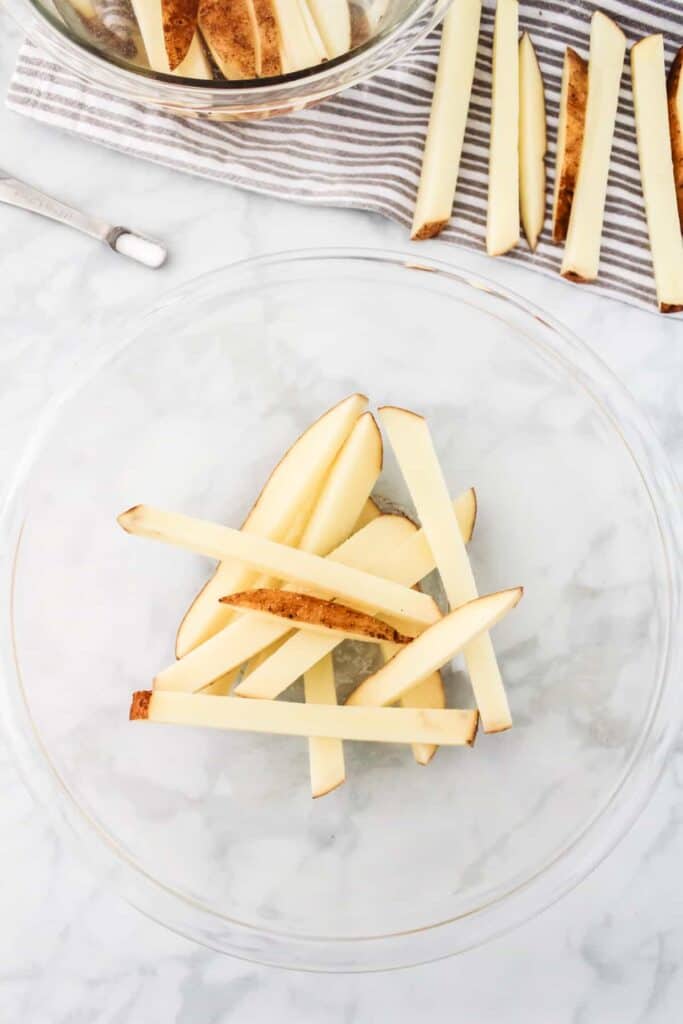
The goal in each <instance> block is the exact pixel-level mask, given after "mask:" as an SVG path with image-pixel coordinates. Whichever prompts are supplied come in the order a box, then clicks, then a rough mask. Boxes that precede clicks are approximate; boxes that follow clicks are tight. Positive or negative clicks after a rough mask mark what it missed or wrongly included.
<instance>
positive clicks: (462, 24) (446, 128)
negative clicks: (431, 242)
mask: <svg viewBox="0 0 683 1024" xmlns="http://www.w3.org/2000/svg"><path fill="white" fill-rule="evenodd" d="M323 2H324V0H323ZM480 20H481V0H459V3H457V4H454V5H453V6H452V7H451V9H450V11H449V12H448V14H447V15H446V17H445V19H444V23H443V33H442V36H441V51H440V54H439V66H438V69H437V73H436V82H435V83H434V96H433V98H432V109H431V114H430V117H429V127H428V129H427V138H426V140H425V148H424V157H423V159H422V173H421V176H420V185H419V188H418V192H417V201H416V204H415V215H414V217H413V227H412V231H411V237H412V238H414V239H423V238H433V237H434V236H435V235H438V234H439V232H440V231H441V230H442V229H443V228H444V227H445V226H446V224H447V223H448V221H449V220H450V218H451V211H452V209H453V199H454V197H455V190H456V186H457V183H458V171H459V169H460V156H461V153H462V144H463V140H464V138H465V127H466V125H467V112H468V110H469V106H470V95H471V92H472V81H473V79H474V65H475V62H476V58H477V41H478V39H479V23H480Z"/></svg>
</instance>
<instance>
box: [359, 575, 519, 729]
mask: <svg viewBox="0 0 683 1024" xmlns="http://www.w3.org/2000/svg"><path fill="white" fill-rule="evenodd" d="M522 593H523V591H522V588H521V587H515V588H514V589H512V590H501V591H500V592H499V593H497V594H487V595H486V596H485V597H478V598H476V600H474V601H470V602H469V603H468V604H463V605H460V607H459V608H456V609H455V611H452V612H450V613H449V614H448V615H445V616H444V618H443V619H441V620H440V622H437V623H435V625H433V626H432V627H431V628H430V629H428V630H426V631H425V632H424V633H422V635H421V636H419V637H418V638H417V639H416V640H413V642H412V643H411V644H408V646H407V647H404V648H402V649H401V650H400V651H399V652H398V654H396V655H395V657H393V658H392V659H391V661H389V662H387V664H386V665H384V666H383V667H382V668H381V669H379V671H378V672H375V674H374V675H372V676H369V677H368V679H366V680H365V681H364V682H362V683H361V684H360V686H359V687H357V688H356V689H355V690H354V691H353V693H351V694H350V696H349V697H348V700H347V702H346V703H347V705H350V706H359V705H363V706H376V707H380V706H383V705H385V704H393V703H394V702H395V701H397V700H399V699H400V698H401V697H402V696H403V694H404V693H406V692H407V691H409V690H410V689H411V688H412V687H413V686H415V684H416V683H419V682H420V681H421V680H422V679H426V678H427V676H429V675H431V674H432V672H436V671H437V670H438V669H440V668H441V666H442V665H445V664H446V662H447V661H450V660H451V658H453V657H454V656H455V655H456V654H457V653H458V652H459V651H461V650H463V648H466V647H467V646H468V645H469V644H470V643H471V642H472V640H473V639H475V638H476V637H477V636H482V635H483V634H484V633H485V632H486V631H487V630H489V629H491V628H492V627H493V626H495V624H496V623H497V622H499V621H500V620H501V619H502V618H503V616H504V615H507V613H508V612H509V611H510V610H511V609H512V608H514V607H515V605H516V604H518V603H519V601H520V599H521V597H522ZM480 714H481V711H480ZM503 728H507V726H503ZM488 731H490V732H491V731H493V732H495V731H497V730H496V729H489V730H488Z"/></svg>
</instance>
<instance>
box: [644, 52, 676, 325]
mask: <svg viewBox="0 0 683 1024" xmlns="http://www.w3.org/2000/svg"><path fill="white" fill-rule="evenodd" d="M631 68H632V79H633V103H634V106H635V113H636V132H637V136H638V155H639V158H640V176H641V180H642V185H643V196H644V198H645V211H646V213H647V227H648V231H649V234H650V248H651V250H652V263H653V265H654V271H655V282H656V285H657V303H658V305H659V308H660V310H661V312H662V313H679V312H680V311H681V310H682V309H683V241H681V226H680V221H679V219H678V205H677V202H676V183H675V181H674V171H673V164H672V160H671V137H670V135H669V119H668V110H667V96H666V70H665V66H664V39H663V37H662V36H661V35H653V36H648V37H647V39H641V41H640V42H639V43H637V44H636V45H635V46H634V47H633V49H632V50H631Z"/></svg>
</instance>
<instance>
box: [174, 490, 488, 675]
mask: <svg viewBox="0 0 683 1024" xmlns="http://www.w3.org/2000/svg"><path fill="white" fill-rule="evenodd" d="M471 506H472V502H469V507H470V508H471ZM410 532H411V524H409V523H408V522H407V520H405V519H404V518H403V517H402V516H381V517H380V518H379V519H375V520H374V521H373V522H371V523H369V524H368V526H366V527H364V528H363V529H362V530H360V531H359V532H358V533H356V534H354V535H353V536H352V537H349V539H348V540H347V541H345V542H344V544H342V545H340V546H339V547H338V548H337V549H336V550H335V551H333V552H332V554H331V555H329V556H328V557H329V558H330V559H333V560H335V561H338V562H341V563H343V564H344V565H350V566H352V567H354V566H355V567H357V568H362V567H363V566H364V565H367V564H372V558H373V556H376V557H377V558H381V557H385V558H388V557H389V556H390V555H391V554H392V553H394V552H395V551H396V549H397V547H399V546H400V544H401V542H402V541H403V540H405V538H406V537H407V536H408V535H409V533H410ZM290 631H291V627H290V626H289V625H287V626H286V627H283V626H280V625H278V624H276V623H273V622H268V621H267V620H266V619H262V618H256V617H255V616H253V615H240V616H239V617H237V618H236V619H235V621H233V622H231V623H230V624H229V625H228V626H226V627H225V628H224V629H222V630H221V631H220V632H219V633H216V635H215V636H212V637H211V639H210V640H207V641H205V642H204V643H203V644H201V645H200V646H199V647H196V648H195V649H194V650H193V651H191V652H190V653H189V654H187V655H186V656H185V657H184V658H181V659H180V660H179V661H175V662H173V664H172V665H169V667H168V668H166V669H164V670H163V672H160V673H159V674H158V675H157V677H156V679H155V680H154V688H155V689H161V690H181V691H185V692H190V693H191V692H194V691H196V690H200V689H202V688H203V687H204V686H207V685H208V684H209V683H212V682H213V680H215V679H218V678H219V676H222V675H223V674H224V673H225V672H228V671H230V670H231V669H233V668H236V667H238V666H239V665H241V664H242V663H243V662H245V661H246V660H247V659H248V658H251V657H253V656H254V655H255V654H258V653H259V651H262V650H264V648H266V647H268V646H270V645H271V644H274V643H276V642H277V641H278V640H280V639H281V638H282V637H283V636H286V635H287V633H289V632H290Z"/></svg>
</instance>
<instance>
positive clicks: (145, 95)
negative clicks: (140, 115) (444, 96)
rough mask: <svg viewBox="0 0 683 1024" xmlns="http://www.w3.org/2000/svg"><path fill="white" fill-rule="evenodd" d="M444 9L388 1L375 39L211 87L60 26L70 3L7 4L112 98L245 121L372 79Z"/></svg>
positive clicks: (418, 1)
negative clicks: (274, 72) (300, 67)
mask: <svg viewBox="0 0 683 1024" xmlns="http://www.w3.org/2000/svg"><path fill="white" fill-rule="evenodd" d="M159 2H160V0H159ZM364 2H365V3H371V2H378V0H364ZM449 2H450V0H390V3H389V5H388V6H387V10H386V14H385V16H384V17H383V18H382V20H381V22H380V24H379V28H378V30H377V32H376V33H375V34H374V35H373V36H371V38H369V39H368V40H367V41H366V42H363V43H361V44H360V45H358V46H356V47H355V48H354V49H352V50H351V51H350V52H349V53H348V54H345V55H343V56H341V57H337V58H335V59H334V60H330V61H327V62H326V63H325V64H322V65H319V66H318V67H315V68H309V69H307V70H304V71H297V72H294V73H292V74H286V75H281V76H279V77H277V78H268V79H252V80H234V81H212V82H202V81H198V80H194V79H191V78H182V77H178V76H176V75H167V74H160V73H158V72H155V71H152V70H150V69H149V68H144V67H141V66H140V65H139V64H138V63H136V62H135V59H131V57H130V56H128V57H127V56H126V51H125V49H124V50H121V49H116V48H113V47H112V46H109V45H108V44H107V40H106V38H102V37H97V36H90V37H89V36H88V34H87V32H86V31H85V30H84V28H83V23H82V21H81V20H79V18H78V16H76V17H69V22H68V24H67V23H65V21H64V19H63V17H62V16H60V14H59V13H58V11H59V10H60V9H61V10H63V11H64V12H68V11H69V10H70V7H69V0H58V3H57V5H55V2H53V0H5V6H6V8H7V10H8V11H9V13H10V14H11V15H13V16H14V18H15V19H16V21H18V23H19V24H20V25H21V26H22V28H23V29H24V31H25V32H26V34H27V35H28V36H29V38H30V39H32V40H33V41H34V42H35V43H37V44H38V45H39V46H40V47H41V49H43V50H44V51H45V52H46V53H47V54H48V55H49V56H50V57H51V58H52V59H53V60H55V61H56V62H58V63H59V64H62V65H63V66H64V67H65V68H67V69H69V70H70V71H72V72H75V73H76V74H77V75H79V76H80V77H81V78H83V79H85V80H86V81H90V82H94V83H96V84H98V85H100V86H102V87H103V88H105V89H107V90H108V91H109V92H111V93H113V94H115V95H118V96H122V97H124V98H126V99H131V100H135V101H136V102H139V103H145V104H154V105H155V106H159V107H163V108H165V109H167V110H171V111H173V112H176V113H179V114H183V115H186V116H199V117H204V118H212V119H217V120H232V119H239V120H245V119H252V118H263V117H273V116H276V115H280V114H286V113H290V112H292V111H297V110H301V109H303V108H304V107H308V106H311V105H312V104H315V103H318V102H320V101H321V100H323V99H325V98H326V97H328V96H333V95H334V94H335V93H338V92H340V91H341V90H342V89H346V88H348V87H349V86H351V85H354V84H356V83H358V82H362V81H363V80H365V79H366V78H369V77H370V76H371V75H374V74H376V73H377V72H378V71H381V70H382V68H385V67H387V66H388V65H390V64H392V63H393V62H394V61H396V60H398V59H399V58H401V57H402V56H404V55H405V54H406V53H408V52H409V51H410V50H411V49H412V48H413V47H414V46H415V45H416V43H418V42H419V41H420V39H422V38H423V37H424V36H425V35H426V34H427V33H428V32H429V31H430V30H431V29H432V28H433V27H434V26H435V25H436V24H437V22H438V20H439V19H440V18H441V17H442V16H443V13H444V11H445V9H446V7H447V6H448V4H449ZM382 6H383V7H384V4H383V5H382Z"/></svg>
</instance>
